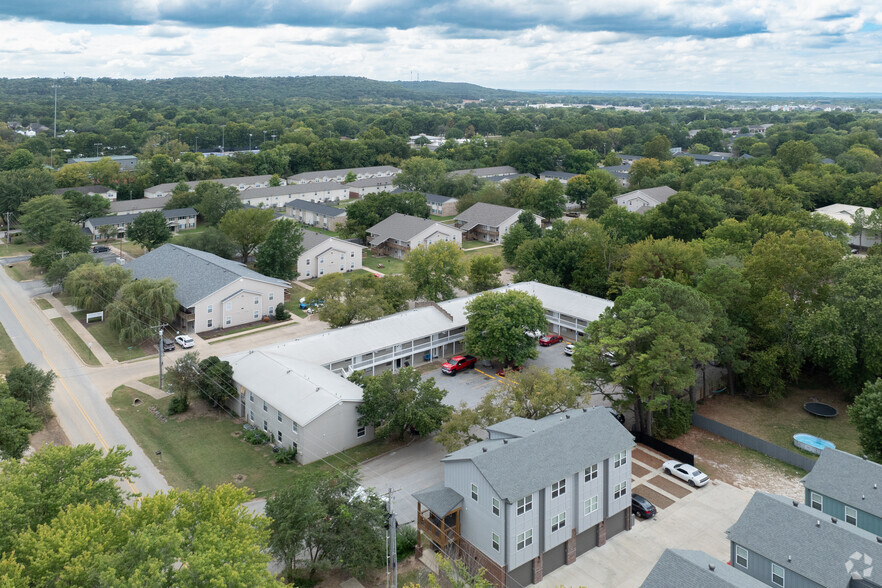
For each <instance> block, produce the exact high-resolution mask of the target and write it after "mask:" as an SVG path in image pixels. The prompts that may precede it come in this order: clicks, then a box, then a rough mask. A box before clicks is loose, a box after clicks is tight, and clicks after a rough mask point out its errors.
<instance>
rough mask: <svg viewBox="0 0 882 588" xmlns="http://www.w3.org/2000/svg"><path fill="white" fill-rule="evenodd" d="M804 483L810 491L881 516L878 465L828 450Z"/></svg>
mask: <svg viewBox="0 0 882 588" xmlns="http://www.w3.org/2000/svg"><path fill="white" fill-rule="evenodd" d="M843 480H848V482H847V483H844V482H843ZM802 483H803V484H805V487H806V488H807V489H808V490H814V491H815V492H820V493H821V494H823V495H824V496H829V497H830V498H833V499H835V500H838V501H839V502H844V503H845V504H847V505H849V506H853V507H854V508H858V509H860V510H862V511H864V512H868V513H870V514H871V515H875V516H877V517H882V465H879V464H878V463H875V462H872V461H869V460H865V459H862V458H860V457H858V456H856V455H852V454H850V453H846V452H844V451H840V450H838V449H825V450H824V451H822V452H821V457H819V458H818V461H817V462H816V463H815V465H814V467H813V468H812V471H811V472H809V473H808V475H807V476H806V477H805V478H803V479H802ZM874 486H875V487H874Z"/></svg>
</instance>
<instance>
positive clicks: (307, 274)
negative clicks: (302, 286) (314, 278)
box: [306, 270, 309, 278]
mask: <svg viewBox="0 0 882 588" xmlns="http://www.w3.org/2000/svg"><path fill="white" fill-rule="evenodd" d="M306 277H307V278H308V277H309V270H306Z"/></svg>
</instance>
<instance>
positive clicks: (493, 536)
mask: <svg viewBox="0 0 882 588" xmlns="http://www.w3.org/2000/svg"><path fill="white" fill-rule="evenodd" d="M490 545H491V546H493V549H495V550H496V551H499V533H490Z"/></svg>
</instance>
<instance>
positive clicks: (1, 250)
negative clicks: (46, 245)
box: [0, 243, 36, 257]
mask: <svg viewBox="0 0 882 588" xmlns="http://www.w3.org/2000/svg"><path fill="white" fill-rule="evenodd" d="M34 247H36V245H34V244H33V243H22V244H20V245H16V244H15V243H10V244H9V245H7V244H6V243H3V244H0V257H16V256H18V255H27V254H28V253H30V252H31V249H33V248H34Z"/></svg>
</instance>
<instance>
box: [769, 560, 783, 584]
mask: <svg viewBox="0 0 882 588" xmlns="http://www.w3.org/2000/svg"><path fill="white" fill-rule="evenodd" d="M776 577H777V578H781V581H780V582H776V581H775V578H776ZM772 584H774V585H775V586H780V587H781V588H784V568H783V567H781V566H779V565H778V564H776V563H773V564H772Z"/></svg>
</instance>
